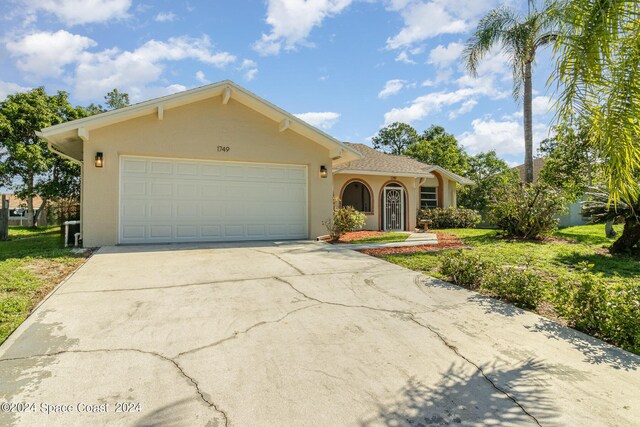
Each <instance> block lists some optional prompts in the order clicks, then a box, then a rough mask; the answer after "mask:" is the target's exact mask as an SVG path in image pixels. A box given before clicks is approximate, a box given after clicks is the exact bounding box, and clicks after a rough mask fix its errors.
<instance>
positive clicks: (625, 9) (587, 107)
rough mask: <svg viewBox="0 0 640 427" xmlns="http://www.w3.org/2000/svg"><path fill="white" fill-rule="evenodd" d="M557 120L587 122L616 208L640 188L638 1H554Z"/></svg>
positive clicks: (634, 194) (590, 142)
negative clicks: (638, 177)
mask: <svg viewBox="0 0 640 427" xmlns="http://www.w3.org/2000/svg"><path fill="white" fill-rule="evenodd" d="M552 11H553V14H554V15H553V16H554V18H555V19H556V22H557V25H558V27H559V29H560V31H559V32H560V36H559V38H558V43H557V45H556V57H557V62H556V70H555V73H554V76H553V78H554V80H555V82H556V83H557V85H558V88H559V104H558V105H559V112H558V120H559V121H560V122H561V123H563V122H564V123H566V122H570V121H571V120H573V119H574V117H575V116H578V117H580V118H582V119H583V120H585V121H586V122H587V123H588V127H589V138H588V140H589V144H590V145H591V147H592V148H593V149H594V150H596V151H597V152H598V156H599V157H600V158H602V159H603V160H604V162H603V167H604V169H605V175H606V176H607V183H606V185H607V187H608V189H609V194H610V196H611V201H613V202H614V203H615V204H617V203H619V202H620V201H623V200H626V201H627V202H630V201H633V200H636V199H637V198H638V194H639V193H640V189H639V187H638V185H637V177H636V174H637V172H638V171H639V170H640V144H638V138H639V137H640V67H639V66H638V64H639V63H640V2H638V1H635V0H634V1H631V0H608V1H599V0H556V1H555V3H554V8H553V9H552Z"/></svg>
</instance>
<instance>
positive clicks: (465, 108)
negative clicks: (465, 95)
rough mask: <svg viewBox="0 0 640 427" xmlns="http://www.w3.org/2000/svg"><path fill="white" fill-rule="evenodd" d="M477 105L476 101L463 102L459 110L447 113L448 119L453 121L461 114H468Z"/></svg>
mask: <svg viewBox="0 0 640 427" xmlns="http://www.w3.org/2000/svg"><path fill="white" fill-rule="evenodd" d="M477 104H478V101H476V100H475V99H469V100H467V101H464V102H463V103H462V105H461V106H460V108H458V109H457V110H454V111H452V112H450V113H449V119H455V118H456V117H458V116H460V115H462V114H466V113H468V112H470V111H471V110H473V107H475V106H476V105H477Z"/></svg>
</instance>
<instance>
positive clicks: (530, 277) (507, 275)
mask: <svg viewBox="0 0 640 427" xmlns="http://www.w3.org/2000/svg"><path fill="white" fill-rule="evenodd" d="M481 288H482V290H484V291H486V292H487V293H488V294H490V295H491V296H494V297H496V298H499V299H502V300H505V301H509V302H511V303H513V304H514V305H515V306H517V307H520V308H525V309H534V308H536V307H537V306H538V304H539V303H540V301H541V300H542V297H543V296H544V288H543V284H542V280H541V279H540V276H539V274H537V273H535V272H532V271H529V270H527V269H524V270H523V269H517V268H514V267H502V268H497V269H493V270H491V271H490V272H488V274H486V275H485V277H484V279H483V280H482V284H481Z"/></svg>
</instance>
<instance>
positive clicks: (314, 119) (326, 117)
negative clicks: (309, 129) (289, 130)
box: [294, 111, 340, 129]
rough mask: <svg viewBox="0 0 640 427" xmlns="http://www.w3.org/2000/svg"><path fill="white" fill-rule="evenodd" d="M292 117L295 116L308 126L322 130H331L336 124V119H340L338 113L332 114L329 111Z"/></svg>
mask: <svg viewBox="0 0 640 427" xmlns="http://www.w3.org/2000/svg"><path fill="white" fill-rule="evenodd" d="M294 116H296V117H297V118H299V119H301V120H304V121H305V122H307V123H309V124H310V125H313V126H316V127H319V128H322V129H331V127H332V126H333V125H335V124H336V123H337V122H338V119H339V118H340V113H334V112H331V111H326V112H309V113H300V114H294Z"/></svg>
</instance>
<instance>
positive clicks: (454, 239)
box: [359, 233, 466, 255]
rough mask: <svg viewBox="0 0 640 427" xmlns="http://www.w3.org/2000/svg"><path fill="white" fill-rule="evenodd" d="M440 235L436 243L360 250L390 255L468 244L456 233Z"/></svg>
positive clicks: (462, 246)
mask: <svg viewBox="0 0 640 427" xmlns="http://www.w3.org/2000/svg"><path fill="white" fill-rule="evenodd" d="M436 234H437V235H438V244H436V245H421V246H405V247H401V248H375V249H361V250H360V251H359V252H362V253H363V254H367V255H389V254H401V253H410V252H433V251H443V250H447V249H462V248H465V247H466V246H465V245H464V244H463V243H462V241H461V240H460V238H459V237H458V236H456V235H454V234H446V233H436Z"/></svg>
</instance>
